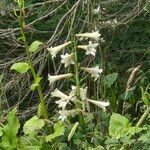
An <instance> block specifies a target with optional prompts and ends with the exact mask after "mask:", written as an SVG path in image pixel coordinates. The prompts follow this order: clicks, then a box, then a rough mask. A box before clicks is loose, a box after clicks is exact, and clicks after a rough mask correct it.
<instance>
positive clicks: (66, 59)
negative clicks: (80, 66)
mask: <svg viewBox="0 0 150 150" xmlns="http://www.w3.org/2000/svg"><path fill="white" fill-rule="evenodd" d="M73 56H74V53H71V54H68V53H66V54H65V55H61V63H63V64H65V68H66V67H68V66H69V65H70V64H74V61H73Z"/></svg>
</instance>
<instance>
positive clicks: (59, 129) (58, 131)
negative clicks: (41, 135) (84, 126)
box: [46, 121, 65, 142]
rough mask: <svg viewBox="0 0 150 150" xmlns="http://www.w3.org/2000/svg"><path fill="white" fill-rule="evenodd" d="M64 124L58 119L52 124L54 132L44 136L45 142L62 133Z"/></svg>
mask: <svg viewBox="0 0 150 150" xmlns="http://www.w3.org/2000/svg"><path fill="white" fill-rule="evenodd" d="M64 131H65V126H64V124H63V122H61V121H59V122H58V123H55V124H54V133H53V134H50V135H48V136H46V142H49V141H52V140H53V139H55V138H56V137H59V136H61V135H64Z"/></svg>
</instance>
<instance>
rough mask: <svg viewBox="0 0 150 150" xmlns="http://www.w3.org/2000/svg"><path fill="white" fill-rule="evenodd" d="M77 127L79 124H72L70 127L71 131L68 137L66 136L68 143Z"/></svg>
mask: <svg viewBox="0 0 150 150" xmlns="http://www.w3.org/2000/svg"><path fill="white" fill-rule="evenodd" d="M78 125H79V122H76V123H75V124H74V126H73V127H72V129H71V131H70V133H69V135H68V141H70V139H71V138H72V136H73V135H74V133H75V131H76V129H77V127H78Z"/></svg>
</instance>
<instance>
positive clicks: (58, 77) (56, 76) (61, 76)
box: [48, 73, 73, 84]
mask: <svg viewBox="0 0 150 150" xmlns="http://www.w3.org/2000/svg"><path fill="white" fill-rule="evenodd" d="M72 76H73V74H72V73H68V74H61V75H55V76H52V75H50V74H49V75H48V80H49V82H50V84H52V83H54V82H56V81H58V80H62V79H65V78H70V77H72Z"/></svg>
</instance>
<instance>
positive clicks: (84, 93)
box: [69, 85, 87, 100]
mask: <svg viewBox="0 0 150 150" xmlns="http://www.w3.org/2000/svg"><path fill="white" fill-rule="evenodd" d="M71 89H72V91H71V92H70V94H69V95H70V96H71V95H76V87H75V86H73V85H72V86H71ZM86 93H87V87H85V88H80V98H81V100H85V99H86ZM74 99H76V97H74Z"/></svg>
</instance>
